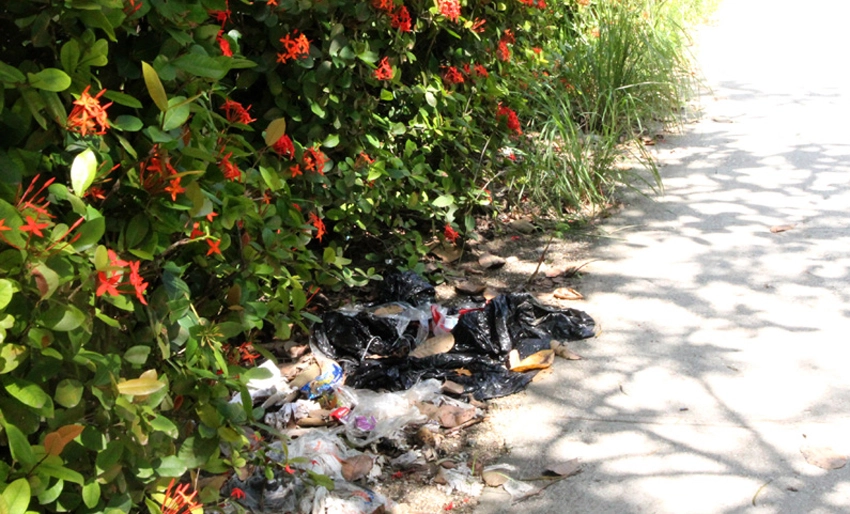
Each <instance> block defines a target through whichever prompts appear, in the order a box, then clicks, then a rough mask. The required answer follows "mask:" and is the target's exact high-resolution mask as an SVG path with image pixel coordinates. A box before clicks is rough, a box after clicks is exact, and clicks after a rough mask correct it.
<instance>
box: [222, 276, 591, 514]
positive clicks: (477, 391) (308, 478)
mask: <svg viewBox="0 0 850 514" xmlns="http://www.w3.org/2000/svg"><path fill="white" fill-rule="evenodd" d="M435 297H436V292H435V289H434V287H433V286H432V285H430V284H429V283H428V282H426V281H425V280H424V279H422V278H421V277H420V276H418V275H416V274H415V273H412V272H407V273H399V274H395V275H390V276H388V277H386V279H385V281H384V288H383V291H382V293H381V295H380V296H379V298H378V300H377V301H376V302H375V303H373V304H370V305H361V306H357V307H349V308H345V309H342V310H337V311H331V312H327V313H325V314H324V315H323V316H322V322H321V323H319V324H316V325H315V326H314V328H313V332H312V337H311V342H310V349H311V353H310V354H308V355H304V356H302V357H301V359H300V360H299V361H298V362H296V363H294V364H289V365H284V366H278V365H275V364H274V363H271V362H266V363H264V364H263V365H262V367H264V368H266V369H268V370H269V372H270V375H271V376H270V377H269V378H265V379H262V380H253V381H251V382H250V383H249V384H248V386H249V392H250V393H251V398H252V401H253V402H254V404H255V405H259V406H262V408H263V409H265V412H266V414H265V418H264V423H265V424H267V425H268V426H270V427H273V428H274V429H276V430H278V431H280V433H281V434H283V435H284V436H285V437H284V438H282V439H281V440H280V441H277V442H275V443H273V444H272V445H271V448H270V450H268V451H267V453H266V455H265V457H266V460H267V461H270V462H276V463H279V464H280V466H279V467H278V468H277V470H276V471H275V472H274V473H273V474H271V475H266V472H264V470H261V469H257V470H256V471H255V472H253V473H249V472H248V471H246V472H245V473H243V474H242V476H238V475H237V476H234V477H232V478H231V479H230V480H229V482H228V483H227V484H226V485H225V488H224V490H223V493H224V494H225V495H228V496H230V497H232V498H236V499H238V502H239V503H240V504H241V505H242V506H244V507H245V508H247V509H249V510H252V511H254V512H270V513H271V512H274V513H285V512H293V513H294V512H309V513H315V514H318V513H374V512H383V511H385V510H388V509H389V508H391V507H392V500H391V499H388V498H385V497H383V496H381V495H380V494H378V493H376V492H375V491H373V490H372V489H370V488H369V486H368V484H370V483H371V484H374V483H375V482H376V481H378V480H379V479H380V477H382V476H387V475H391V474H393V473H398V472H405V471H407V470H410V469H413V468H417V467H422V466H425V465H426V464H427V463H428V461H429V460H434V459H435V455H434V454H433V452H432V451H431V450H430V445H429V444H428V440H429V438H430V439H433V438H434V437H438V436H439V435H440V434H441V431H443V432H444V431H456V430H458V429H462V428H464V427H466V426H469V425H471V424H474V423H476V422H478V421H480V420H481V419H483V416H484V411H483V408H484V407H486V405H485V404H483V403H481V402H483V401H485V400H488V399H491V398H497V397H500V396H505V395H509V394H513V393H516V392H518V391H521V390H523V389H524V388H525V387H526V386H527V385H528V384H529V382H531V380H532V378H533V377H534V375H535V374H536V373H537V372H538V371H539V370H541V369H545V368H547V367H549V366H551V364H552V363H553V361H554V359H555V356H556V355H559V354H560V355H564V352H568V351H567V350H566V346H565V343H566V342H567V341H573V340H577V339H584V338H588V337H592V336H593V335H594V332H595V324H594V321H593V319H592V318H591V317H590V316H588V315H587V314H585V313H584V312H582V311H579V310H576V309H556V308H552V307H548V306H545V305H542V304H540V303H539V302H538V301H537V300H536V299H535V298H534V297H533V296H531V295H529V294H507V295H500V296H497V297H495V298H492V299H491V300H489V301H487V302H486V303H480V304H471V305H465V306H463V307H461V308H456V307H455V308H447V307H444V306H442V305H439V304H437V303H436V302H435ZM234 401H241V400H240V399H239V397H238V396H237V397H236V398H234ZM479 471H480V470H479ZM491 474H492V473H491ZM474 475H475V470H470V469H468V468H467V467H465V466H463V465H461V466H458V467H456V468H454V469H444V468H441V469H440V477H438V478H439V480H440V481H441V482H442V483H445V484H446V487H448V488H449V489H454V490H457V491H461V492H463V493H464V494H470V495H477V493H480V489H481V487H483V484H482V482H481V480H480V478H477V477H475V476H474Z"/></svg>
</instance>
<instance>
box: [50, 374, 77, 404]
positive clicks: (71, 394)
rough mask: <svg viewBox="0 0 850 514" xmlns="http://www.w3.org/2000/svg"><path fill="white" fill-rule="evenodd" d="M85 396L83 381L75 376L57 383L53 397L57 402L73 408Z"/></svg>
mask: <svg viewBox="0 0 850 514" xmlns="http://www.w3.org/2000/svg"><path fill="white" fill-rule="evenodd" d="M82 398H83V383H82V382H80V381H79V380H77V379H74V378H66V379H64V380H62V381H60V382H59V383H58V384H57V385H56V391H55V392H54V393H53V399H54V400H56V403H58V404H59V405H61V406H63V407H65V408H66V409H71V408H73V407H76V406H77V405H78V404H79V403H80V400H81V399H82Z"/></svg>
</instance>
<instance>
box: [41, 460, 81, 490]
mask: <svg viewBox="0 0 850 514" xmlns="http://www.w3.org/2000/svg"><path fill="white" fill-rule="evenodd" d="M57 459H58V457H57ZM38 471H39V473H42V474H45V475H47V476H51V477H53V478H58V479H61V480H67V481H68V482H73V483H75V484H79V485H83V483H84V482H85V479H83V475H81V474H79V473H77V472H76V471H74V470H73V469H68V468H66V467H65V466H62V465H59V464H55V463H54V462H50V461H47V460H46V461H44V462H42V463H41V464H39V465H38Z"/></svg>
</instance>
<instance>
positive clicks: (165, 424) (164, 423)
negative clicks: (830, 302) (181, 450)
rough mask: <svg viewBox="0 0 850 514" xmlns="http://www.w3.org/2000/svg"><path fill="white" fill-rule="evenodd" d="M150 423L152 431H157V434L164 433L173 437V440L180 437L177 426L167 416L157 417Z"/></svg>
mask: <svg viewBox="0 0 850 514" xmlns="http://www.w3.org/2000/svg"><path fill="white" fill-rule="evenodd" d="M150 423H151V428H152V429H154V430H156V431H157V432H162V433H164V434H166V435H168V437H171V438H172V439H176V438H177V436H178V435H179V431H178V430H177V425H175V424H174V422H172V421H171V420H170V419H168V418H166V417H165V416H157V417H155V418H153V419H152V420H151V421H150Z"/></svg>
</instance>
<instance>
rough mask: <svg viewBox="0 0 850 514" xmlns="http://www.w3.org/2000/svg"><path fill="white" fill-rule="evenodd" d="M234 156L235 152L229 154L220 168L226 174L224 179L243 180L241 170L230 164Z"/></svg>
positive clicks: (222, 161) (219, 164)
mask: <svg viewBox="0 0 850 514" xmlns="http://www.w3.org/2000/svg"><path fill="white" fill-rule="evenodd" d="M232 156H233V152H230V153H228V154H227V155H225V156H224V158H223V159H222V160H221V162H220V163H218V166H219V167H220V168H221V172H222V173H224V178H226V179H227V180H239V179H240V178H242V172H241V171H240V170H239V168H238V167H237V166H236V165H235V164H233V163H232V162H230V158H231V157H232Z"/></svg>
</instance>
